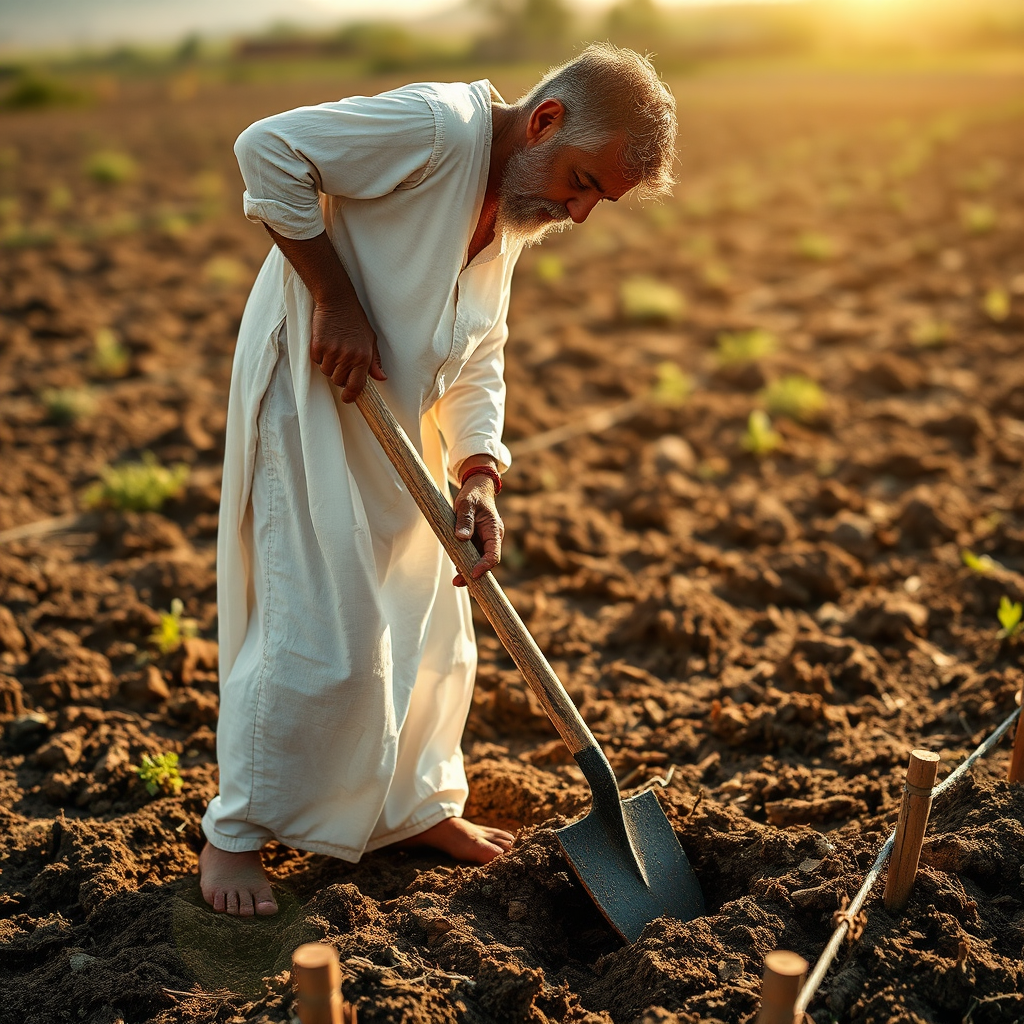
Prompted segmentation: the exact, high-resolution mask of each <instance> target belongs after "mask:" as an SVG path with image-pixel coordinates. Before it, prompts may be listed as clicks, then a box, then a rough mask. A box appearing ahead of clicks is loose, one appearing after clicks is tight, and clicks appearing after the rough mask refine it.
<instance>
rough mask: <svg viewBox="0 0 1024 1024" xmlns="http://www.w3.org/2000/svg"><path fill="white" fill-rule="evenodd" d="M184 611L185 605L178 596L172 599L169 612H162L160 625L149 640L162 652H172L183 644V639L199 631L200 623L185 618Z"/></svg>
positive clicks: (150, 635)
mask: <svg viewBox="0 0 1024 1024" xmlns="http://www.w3.org/2000/svg"><path fill="white" fill-rule="evenodd" d="M184 611H185V605H184V604H183V603H182V600H181V598H180V597H176V598H174V600H173V601H171V610H170V611H169V612H160V625H159V626H157V627H156V629H154V630H153V632H152V633H150V634H149V642H150V643H151V644H152V645H153V646H154V647H156V648H157V650H159V651H160V653H161V654H171V653H172V652H173V651H176V650H177V649H178V648H179V647H180V646H181V642H182V640H185V639H186V638H187V637H193V636H196V635H197V634H198V633H199V623H198V622H196V620H195V619H187V618H185V617H184V615H183V612H184Z"/></svg>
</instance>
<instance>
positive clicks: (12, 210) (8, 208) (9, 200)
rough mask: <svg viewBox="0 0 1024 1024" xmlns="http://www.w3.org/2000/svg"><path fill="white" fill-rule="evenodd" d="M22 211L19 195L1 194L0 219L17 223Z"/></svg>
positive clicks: (7, 222) (9, 222) (8, 222)
mask: <svg viewBox="0 0 1024 1024" xmlns="http://www.w3.org/2000/svg"><path fill="white" fill-rule="evenodd" d="M19 213H21V201H20V200H19V199H18V197H17V196H0V221H3V222H4V223H5V224H16V223H17V221H18V214H19Z"/></svg>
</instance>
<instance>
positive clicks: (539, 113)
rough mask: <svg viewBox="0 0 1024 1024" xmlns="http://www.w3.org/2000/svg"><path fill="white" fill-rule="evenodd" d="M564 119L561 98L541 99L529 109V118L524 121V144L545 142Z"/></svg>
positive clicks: (533, 144) (532, 144) (560, 125)
mask: <svg viewBox="0 0 1024 1024" xmlns="http://www.w3.org/2000/svg"><path fill="white" fill-rule="evenodd" d="M564 119H565V104H564V103H563V102H562V101H561V100H558V99H554V98H551V99H546V100H541V101H540V103H538V104H537V106H535V107H534V108H533V110H532V111H530V119H529V121H527V122H526V145H527V146H536V145H537V144H538V143H541V142H547V141H548V139H550V138H551V137H552V136H554V135H555V133H556V132H557V131H558V130H559V129H560V128H561V127H562V122H563V120H564Z"/></svg>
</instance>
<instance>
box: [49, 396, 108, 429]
mask: <svg viewBox="0 0 1024 1024" xmlns="http://www.w3.org/2000/svg"><path fill="white" fill-rule="evenodd" d="M39 397H40V398H41V399H42V402H43V405H44V406H45V407H46V418H47V419H48V420H49V421H50V422H51V423H57V424H59V425H62V426H63V425H66V424H68V423H74V422H75V420H80V419H87V418H88V417H89V416H92V415H93V414H94V413H95V412H96V408H97V403H96V396H95V395H93V393H92V392H91V391H88V390H86V389H85V388H47V389H46V390H45V391H43V392H42V394H41V395H40V396H39Z"/></svg>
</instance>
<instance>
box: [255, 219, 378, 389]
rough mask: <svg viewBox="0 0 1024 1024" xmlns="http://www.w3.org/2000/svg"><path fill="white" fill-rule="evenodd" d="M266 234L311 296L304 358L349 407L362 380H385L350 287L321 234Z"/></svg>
mask: <svg viewBox="0 0 1024 1024" xmlns="http://www.w3.org/2000/svg"><path fill="white" fill-rule="evenodd" d="M267 231H268V232H270V237H271V238H272V239H273V240H274V242H275V243H276V244H277V247H278V248H279V249H280V250H281V252H283V253H284V255H285V258H286V259H287V260H288V262H289V263H291V265H292V266H293V267H294V268H295V270H296V272H297V273H298V275H299V277H301V278H302V282H303V284H305V286H306V287H307V288H308V289H309V293H310V295H312V296H313V303H314V305H313V323H312V338H311V341H310V346H309V355H310V358H311V359H312V360H313V362H314V363H316V364H317V366H319V367H320V369H321V371H322V372H323V374H324V376H325V377H328V378H330V380H331V381H332V382H333V383H334V384H336V385H337V386H338V387H339V388H341V389H342V392H341V400H342V401H343V402H354V401H355V400H356V399H357V398H358V397H359V396H360V394H362V391H363V388H364V387H366V377H367V375H369V376H371V377H372V378H373V379H374V380H387V379H388V376H387V374H386V373H385V372H384V367H383V366H381V363H380V353H379V352H378V351H377V335H376V334H375V333H374V330H373V328H372V327H371V326H370V321H369V320H368V319H367V317H366V313H365V312H364V311H363V307H362V306H361V305H360V304H359V297H358V296H357V295H356V290H355V288H353V287H352V281H351V280H350V279H349V276H348V274H347V273H346V271H345V268H344V267H343V266H342V265H341V260H339V259H338V254H337V253H336V252H335V251H334V246H333V245H332V244H331V240H330V239H329V238H328V237H327V232H326V231H324V232H321V233H320V234H319V235H317V236H316V237H315V238H306V239H295V238H285V237H284V236H283V235H280V234H278V233H277V232H276V231H275V230H274V229H273V228H272V227H270V225H269V224H268V225H267Z"/></svg>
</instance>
